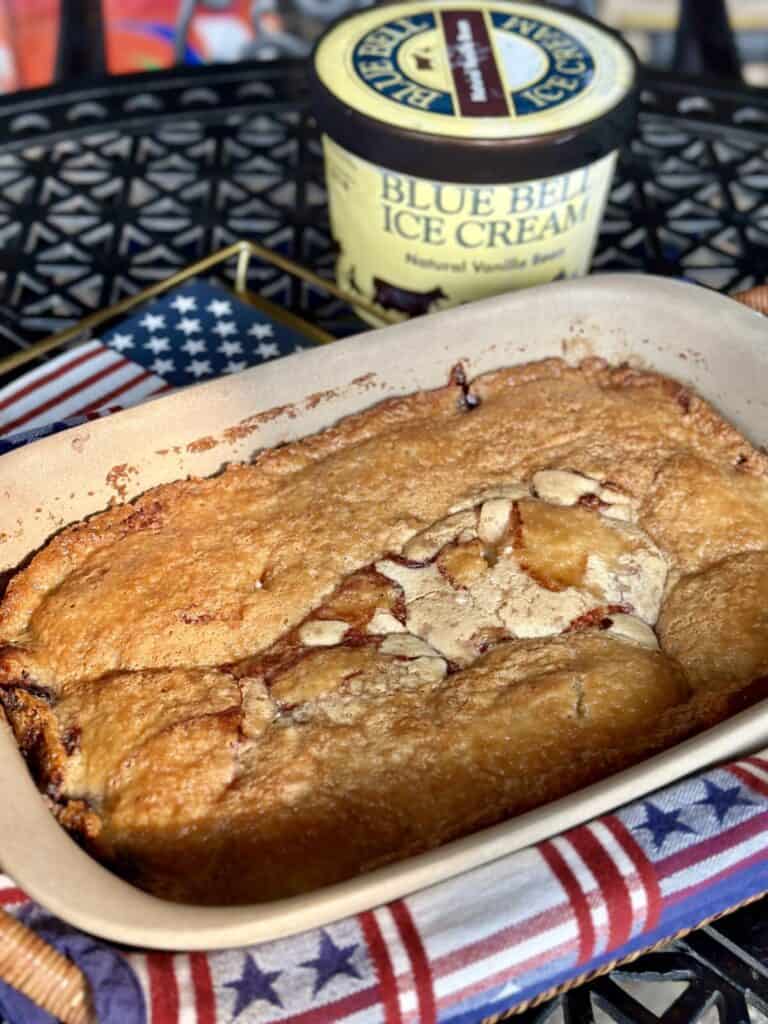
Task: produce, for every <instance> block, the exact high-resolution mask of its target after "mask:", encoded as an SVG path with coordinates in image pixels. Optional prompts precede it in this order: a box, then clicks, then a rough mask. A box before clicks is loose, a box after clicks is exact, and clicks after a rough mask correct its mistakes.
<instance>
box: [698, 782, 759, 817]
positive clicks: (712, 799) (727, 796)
mask: <svg viewBox="0 0 768 1024" xmlns="http://www.w3.org/2000/svg"><path fill="white" fill-rule="evenodd" d="M703 782H704V786H705V788H706V790H707V795H706V796H705V797H704V798H703V799H702V800H695V801H694V804H697V805H699V804H700V805H701V806H706V807H711V808H712V812H713V814H714V815H715V816H716V817H717V823H718V825H722V824H723V822H724V821H725V819H726V818H727V817H728V814H729V812H730V811H732V810H733V809H734V808H735V807H739V806H749V807H754V801H753V800H747V798H746V797H745V796H743V795H742V792H741V786H738V785H736V786H718V784H717V783H716V782H712V781H711V779H704V780H703Z"/></svg>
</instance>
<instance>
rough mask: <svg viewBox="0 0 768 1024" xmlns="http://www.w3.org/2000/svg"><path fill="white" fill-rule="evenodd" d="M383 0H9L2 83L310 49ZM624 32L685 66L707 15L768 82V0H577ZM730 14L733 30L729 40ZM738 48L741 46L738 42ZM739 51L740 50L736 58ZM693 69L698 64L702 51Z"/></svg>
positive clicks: (736, 60)
mask: <svg viewBox="0 0 768 1024" xmlns="http://www.w3.org/2000/svg"><path fill="white" fill-rule="evenodd" d="M373 2H374V0H0V92H5V93H7V92H14V91H16V90H19V89H29V88H34V87H37V86H44V85H48V84H50V83H51V82H52V81H54V80H56V79H62V78H67V77H71V76H72V75H73V74H81V73H88V72H101V71H108V72H109V73H111V74H122V73H126V72H131V71H148V70H151V69H154V68H166V67H170V66H171V65H174V64H179V63H186V64H208V63H225V62H231V61H238V60H244V59H252V58H255V59H263V60H271V59H274V58H275V57H280V56H294V57H298V56H302V55H304V54H306V53H307V52H308V50H309V48H310V47H311V45H312V41H313V39H314V38H315V37H316V36H317V34H318V33H319V32H320V31H322V29H323V27H324V26H325V25H326V24H328V22H330V21H332V20H333V19H334V18H337V17H338V16H339V15H341V14H343V13H344V12H346V11H351V10H355V9H357V8H361V7H368V6H371V5H372V3H373ZM562 6H569V7H574V8H577V9H579V10H581V11H583V12H585V13H587V14H591V15H593V16H594V17H597V18H599V19H600V20H601V21H604V22H605V23H606V24H609V25H612V26H613V27H614V28H617V29H619V30H620V31H621V32H623V33H624V34H625V35H626V37H627V38H628V39H629V41H630V42H631V43H632V45H633V46H634V47H635V49H636V51H637V53H638V56H640V58H641V59H642V60H644V61H645V62H646V63H648V64H650V65H651V66H654V67H660V68H664V67H671V66H673V65H674V66H675V67H676V68H677V69H678V70H681V68H680V60H681V54H680V51H679V39H678V33H677V29H678V26H679V24H680V21H681V13H682V16H683V17H684V18H687V19H689V20H692V21H699V22H700V23H701V24H700V26H699V29H700V34H701V33H703V34H704V35H706V34H707V33H709V34H710V38H711V45H712V46H714V47H716V48H719V49H720V50H721V53H720V56H721V58H722V60H723V62H724V63H723V68H724V70H725V71H726V72H727V70H728V66H729V63H730V64H731V65H733V66H738V65H739V64H740V66H741V71H742V74H743V76H744V78H745V79H746V81H748V82H750V83H751V84H754V85H768V3H766V0H728V2H727V3H726V2H725V0H717V2H716V3H711V2H710V0H690V2H689V3H687V4H686V3H685V2H684V0H683V2H681V0H642V2H638V0H571V2H570V3H564V4H562ZM724 12H725V13H727V17H728V20H729V22H730V27H731V29H732V33H733V35H732V37H729V39H728V41H727V43H724V42H723V33H722V30H721V23H722V18H723V13H724ZM734 47H735V51H736V52H735V54H733V53H732V52H731V53H729V50H730V51H733V49H734ZM732 58H733V59H732ZM684 59H686V60H688V61H689V63H690V61H693V62H694V63H693V65H692V66H691V67H688V68H685V69H684V70H694V71H695V70H696V67H695V56H693V57H692V56H691V55H684Z"/></svg>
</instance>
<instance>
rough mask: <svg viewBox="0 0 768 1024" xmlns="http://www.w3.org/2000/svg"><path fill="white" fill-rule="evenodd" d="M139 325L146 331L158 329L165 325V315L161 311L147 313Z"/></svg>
mask: <svg viewBox="0 0 768 1024" xmlns="http://www.w3.org/2000/svg"><path fill="white" fill-rule="evenodd" d="M139 325H140V326H141V327H144V328H145V329H146V330H148V331H159V330H162V329H163V328H164V327H165V317H164V316H163V314H162V313H147V314H146V315H145V316H144V318H143V320H139Z"/></svg>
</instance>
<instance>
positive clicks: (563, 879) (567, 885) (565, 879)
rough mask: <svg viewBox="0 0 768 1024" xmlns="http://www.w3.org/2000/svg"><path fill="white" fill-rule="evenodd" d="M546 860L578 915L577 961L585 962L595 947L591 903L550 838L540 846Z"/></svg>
mask: <svg viewBox="0 0 768 1024" xmlns="http://www.w3.org/2000/svg"><path fill="white" fill-rule="evenodd" d="M539 852H540V853H541V855H542V857H543V858H544V860H545V861H546V862H547V864H548V865H549V868H550V870H551V871H552V873H553V874H554V876H555V878H556V879H557V880H558V882H559V883H560V885H562V887H563V888H564V889H565V894H566V896H567V897H568V901H569V903H570V904H571V907H572V909H573V912H574V914H575V915H576V924H577V926H578V929H579V952H578V959H577V961H576V962H577V963H579V964H582V963H585V962H586V961H587V960H589V958H590V957H591V956H592V953H593V950H594V948H595V926H594V925H593V924H592V914H591V913H590V910H589V903H588V901H587V897H586V895H585V893H584V890H583V889H582V888H581V885H580V884H579V880H578V878H576V876H575V875H574V873H573V872H572V871H571V869H570V867H569V866H568V864H567V863H566V861H565V858H564V857H563V855H562V853H560V851H559V850H558V849H557V847H556V846H555V845H554V844H553V843H551V842H550V841H549V840H547V841H546V842H544V843H542V844H541V846H540V847H539Z"/></svg>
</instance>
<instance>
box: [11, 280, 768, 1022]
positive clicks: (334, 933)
mask: <svg viewBox="0 0 768 1024" xmlns="http://www.w3.org/2000/svg"><path fill="white" fill-rule="evenodd" d="M179 300H181V301H179ZM254 328H255V329H254ZM303 340H304V339H302V338H301V337H300V336H297V335H296V334H295V332H293V331H287V330H286V329H285V328H283V327H281V326H280V325H277V324H274V323H271V322H270V321H269V320H268V318H266V317H264V315H263V314H262V313H258V312H256V311H254V310H253V309H250V308H249V307H245V306H242V307H241V306H240V304H238V303H236V302H235V301H234V300H232V299H231V297H225V296H223V295H222V293H221V292H220V291H219V290H218V289H212V288H211V286H209V285H206V284H203V283H202V282H195V283H193V284H190V285H185V286H184V288H183V289H181V290H179V291H177V292H175V293H173V295H170V296H167V297H166V299H164V300H163V301H162V303H156V304H153V306H152V307H151V310H150V311H149V312H147V311H144V312H142V313H139V314H136V315H135V316H134V317H132V318H130V319H129V320H127V321H125V322H124V323H122V324H121V325H120V327H119V328H118V329H116V330H115V331H113V332H111V333H110V334H108V335H105V338H104V342H103V343H102V342H91V343H90V344H89V345H87V346H83V347H82V348H79V349H77V350H75V351H74V352H72V353H68V354H65V355H63V356H61V357H59V359H57V360H54V361H52V362H49V363H46V365H45V366H44V367H42V368H40V369H39V370H35V371H33V373H32V374H28V375H27V376H26V377H24V378H22V379H21V380H19V381H16V382H15V383H14V384H13V385H11V386H10V387H9V388H6V389H5V390H4V391H0V433H2V432H3V431H6V432H8V431H9V430H14V429H26V430H27V433H26V434H25V435H23V436H22V437H19V436H16V437H13V438H10V439H8V440H7V441H5V442H3V441H2V440H0V451H2V445H3V444H5V445H6V447H13V446H15V445H16V444H19V443H24V442H25V441H27V440H29V439H30V437H31V436H37V435H38V434H39V433H40V432H50V431H51V430H55V429H57V427H56V424H55V423H54V424H52V423H51V421H52V420H54V421H60V420H62V419H63V420H64V421H65V423H66V422H67V421H68V422H72V417H74V421H75V422H82V420H83V418H88V417H90V416H94V415H101V414H103V413H104V412H105V411H106V410H108V409H109V408H110V407H111V406H112V405H115V404H119V405H121V404H128V403H129V402H135V401H140V400H142V399H145V398H147V397H150V396H151V395H153V394H156V393H157V392H159V391H162V390H163V389H165V388H168V387H175V386H180V385H183V384H184V383H188V382H189V381H190V380H196V379H202V378H204V377H207V376H212V375H214V374H215V373H221V372H233V371H234V370H237V369H241V368H243V367H244V366H245V365H253V363H254V362H259V361H261V360H263V359H268V358H273V357H275V356H277V355H280V354H285V353H286V352H289V351H293V350H294V349H295V348H296V347H297V346H300V345H301V343H302V341H303ZM201 346H202V347H201ZM126 353H129V354H130V358H128V355H126ZM30 431H31V432H30ZM766 889H768V751H764V752H763V753H762V754H761V755H760V756H757V757H752V758H747V759H745V760H743V761H739V762H737V763H735V764H731V765H728V766H726V767H722V768H717V769H714V770H712V771H709V772H706V773H703V774H701V775H699V776H697V777H695V778H691V779H688V780H686V781H684V782H681V783H679V784H677V785H674V786H671V787H669V788H668V789H665V790H663V791H661V792H658V793H655V794H653V795H652V796H650V797H649V798H647V799H645V800H643V801H640V802H638V803H634V804H631V805H629V806H627V807H625V808H623V809H621V810H619V811H618V812H616V813H615V814H610V815H607V816H605V817H604V818H601V819H600V820H598V821H593V822H591V823H589V824H587V825H584V826H581V827H579V828H576V829H573V830H572V831H570V832H567V833H565V834H563V835H561V836H558V837H557V838H555V839H551V840H547V841H546V842H543V843H541V844H539V845H538V846H536V847H532V848H530V849H527V850H522V851H520V852H519V853H515V854H512V855H510V856H508V857H505V858H503V859H502V860H499V861H497V862H495V863H493V864H490V865H487V866H486V867H482V868H478V869H476V870H474V871H471V872H468V873H467V874H465V875H462V876H461V877H459V878H455V879H452V880H450V881H447V882H443V883H441V884H439V885H436V886H433V887H432V888H429V889H425V890H423V891H422V892H420V893H417V894H416V895H414V896H409V897H408V898H407V899H403V900H397V901H396V902H394V903H391V904H389V905H388V906H385V907H379V908H377V909H375V910H371V911H368V912H366V913H363V914H359V915H357V916H356V917H352V918H348V919H346V920H343V921H338V922H336V923H335V924H332V925H330V926H328V927H327V928H322V929H316V930H313V931H309V932H305V933H304V934H302V935H299V936H295V937H293V938H289V939H282V940H279V941H277V942H270V943H264V944H261V945H259V946H252V947H249V948H246V949H239V950H230V951H227V952H220V953H210V954H204V953H192V954H185V953H183V952H179V953H177V954H167V953H144V952H136V951H130V952H129V951H126V950H120V949H118V948H116V947H114V946H111V945H109V944H107V943H103V942H99V941H97V940H95V939H93V938H91V937H90V936H87V935H83V934H81V933H79V932H77V931H75V930H74V929H72V928H70V927H68V926H67V925H66V924H64V923H63V922H61V921H59V920H57V919H55V918H54V917H52V916H51V915H50V914H48V913H47V912H46V911H45V910H44V909H43V908H41V907H39V906H37V905H36V904H34V903H33V902H31V901H30V900H28V899H27V897H26V896H25V894H24V893H23V892H21V891H20V890H19V889H18V888H16V887H15V886H14V883H13V882H12V881H11V880H10V879H8V878H5V877H3V876H1V875H0V904H2V905H4V906H5V907H6V908H8V909H10V910H11V911H12V912H13V913H15V914H17V915H18V916H19V917H20V918H21V919H22V920H23V921H25V922H26V923H27V924H28V925H30V926H31V927H32V928H34V929H35V930H37V931H38V932H39V933H40V934H41V935H42V936H44V937H45V938H46V939H48V940H49V941H51V942H53V943H54V944H55V945H57V946H58V947H59V948H61V949H62V950H64V951H65V952H66V953H67V954H68V955H69V956H71V957H72V959H74V960H75V961H76V962H77V963H78V964H80V966H81V967H82V969H83V971H84V972H85V973H86V974H87V975H88V977H89V979H90V981H91V985H92V989H93V992H94V999H95V1004H96V1008H97V1010H98V1014H99V1020H100V1021H101V1022H102V1024H148V1022H152V1024H224V1022H231V1021H237V1022H238V1024H257V1022H259V1024H273V1022H274V1024H277V1022H290V1024H336V1022H347V1024H433V1022H436V1021H440V1022H451V1024H471V1022H477V1021H481V1020H483V1019H484V1018H485V1017H488V1016H490V1015H493V1014H496V1013H500V1012H503V1011H504V1010H506V1009H508V1008H510V1007H511V1006H514V1005H517V1004H519V1003H521V1002H525V1001H527V1000H529V999H531V998H533V997H534V996H535V995H537V994H539V993H541V992H544V991H547V990H549V989H550V988H552V987H553V986H558V985H561V984H563V983H565V982H567V981H568V980H569V979H572V978H575V977H578V976H580V975H582V974H584V973H586V972H589V971H591V970H594V969H596V968H599V967H601V966H603V965H605V964H607V963H610V962H612V961H614V960H617V959H621V958H624V957H626V956H628V955H629V954H630V953H632V952H635V951H637V950H640V949H644V948H646V947H648V946H650V945H653V944H655V943H657V942H659V941H661V940H663V939H665V938H668V937H670V936H672V935H674V934H676V933H678V932H680V931H682V930H684V929H689V928H692V927H695V926H696V925H697V924H699V923H700V922H701V921H703V920H704V919H705V918H708V917H711V916H713V915H715V914H719V913H721V912H723V911H725V910H727V909H729V908H731V907H733V906H735V905H736V904H738V903H740V902H742V901H743V900H746V899H748V898H749V897H750V896H753V895H756V894H758V893H761V892H763V891H765V890H766ZM0 1018H4V1019H5V1020H7V1021H8V1022H9V1024H42V1022H50V1020H51V1018H49V1017H47V1016H46V1015H45V1014H42V1013H40V1012H39V1011H36V1010H35V1009H34V1008H33V1007H32V1006H31V1005H30V1004H29V1002H28V1001H27V1000H26V999H24V997H23V996H20V995H19V994H18V993H15V992H14V991H12V990H11V989H9V988H7V987H6V986H3V985H2V984H0Z"/></svg>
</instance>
